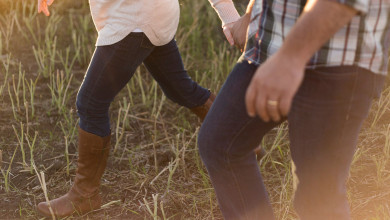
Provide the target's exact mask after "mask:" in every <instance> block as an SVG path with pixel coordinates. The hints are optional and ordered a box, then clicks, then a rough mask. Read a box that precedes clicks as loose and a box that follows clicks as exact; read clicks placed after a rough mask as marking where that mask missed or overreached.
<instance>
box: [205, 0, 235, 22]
mask: <svg viewBox="0 0 390 220" xmlns="http://www.w3.org/2000/svg"><path fill="white" fill-rule="evenodd" d="M209 2H210V4H211V5H212V6H213V8H214V9H215V11H216V12H217V14H218V16H219V18H220V19H221V21H222V26H224V25H225V24H228V23H231V22H235V21H237V20H238V19H239V18H240V15H239V14H238V12H237V10H236V7H234V4H233V2H232V0H209Z"/></svg>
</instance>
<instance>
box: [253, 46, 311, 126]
mask: <svg viewBox="0 0 390 220" xmlns="http://www.w3.org/2000/svg"><path fill="white" fill-rule="evenodd" d="M304 69H305V65H304V63H302V64H301V63H299V64H298V63H294V61H293V60H292V59H291V58H289V57H286V56H283V55H282V54H278V53H276V54H274V55H273V56H271V57H270V58H269V59H268V60H267V61H266V62H265V63H263V64H262V65H260V66H259V68H257V70H256V72H255V75H254V76H253V78H252V80H251V82H250V84H249V87H248V89H247V91H246V96H245V104H246V109H247V112H248V115H249V116H251V117H254V116H256V115H258V116H260V118H261V119H262V120H264V121H265V122H268V121H269V120H270V119H272V120H273V121H275V122H277V121H280V120H281V119H282V117H285V116H287V114H288V112H289V111H290V108H291V103H292V100H293V97H294V95H295V93H296V92H297V90H298V88H299V86H300V84H301V82H302V80H303V76H304Z"/></svg>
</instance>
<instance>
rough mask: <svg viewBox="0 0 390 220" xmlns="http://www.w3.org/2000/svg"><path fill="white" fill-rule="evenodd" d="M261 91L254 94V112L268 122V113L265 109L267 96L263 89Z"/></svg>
mask: <svg viewBox="0 0 390 220" xmlns="http://www.w3.org/2000/svg"><path fill="white" fill-rule="evenodd" d="M261 91H262V92H258V93H257V96H256V106H255V107H256V112H257V115H259V116H260V118H261V119H263V121H265V122H269V120H270V115H269V114H268V111H267V97H266V96H265V93H264V90H261Z"/></svg>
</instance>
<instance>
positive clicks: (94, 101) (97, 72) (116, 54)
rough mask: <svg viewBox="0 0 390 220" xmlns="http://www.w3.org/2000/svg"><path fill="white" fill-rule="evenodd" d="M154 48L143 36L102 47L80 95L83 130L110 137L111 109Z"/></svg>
mask: <svg viewBox="0 0 390 220" xmlns="http://www.w3.org/2000/svg"><path fill="white" fill-rule="evenodd" d="M153 48H154V46H153V45H152V44H151V43H150V41H149V39H148V38H147V37H146V36H145V35H144V34H143V33H131V34H130V35H128V36H127V37H126V38H125V39H123V40H122V41H120V42H118V43H116V44H114V45H109V46H102V47H98V48H97V49H96V51H95V54H94V56H93V58H92V61H91V64H90V66H89V68H88V71H87V74H86V75H85V78H84V81H83V83H82V85H81V87H80V90H79V92H78V95H77V100H76V105H77V113H78V115H79V117H80V127H81V128H82V129H83V130H85V131H88V132H90V133H93V134H96V135H98V136H102V137H104V136H106V135H108V134H109V133H110V119H109V116H108V109H109V107H110V104H111V102H112V101H113V100H114V98H115V96H116V95H117V94H118V93H119V92H120V90H121V89H122V88H123V87H124V86H125V85H126V84H127V82H128V81H129V80H130V79H131V77H132V76H133V74H134V72H135V70H136V68H137V67H138V66H139V65H140V64H141V63H142V61H143V60H144V59H145V58H146V57H147V56H148V55H149V54H150V53H151V52H152V50H153Z"/></svg>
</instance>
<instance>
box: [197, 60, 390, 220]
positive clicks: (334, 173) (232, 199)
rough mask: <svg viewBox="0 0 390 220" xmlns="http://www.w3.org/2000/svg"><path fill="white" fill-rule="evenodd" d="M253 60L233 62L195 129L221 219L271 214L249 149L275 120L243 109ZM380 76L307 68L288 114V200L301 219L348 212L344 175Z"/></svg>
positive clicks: (333, 218)
mask: <svg viewBox="0 0 390 220" xmlns="http://www.w3.org/2000/svg"><path fill="white" fill-rule="evenodd" d="M256 68H257V67H256V66H255V65H253V64H248V62H246V61H240V62H239V63H238V64H237V65H236V66H235V68H234V69H233V71H232V72H231V74H230V75H229V77H228V79H227V81H226V82H225V84H224V85H223V87H222V89H221V91H220V93H219V94H218V96H217V98H216V100H215V102H214V104H213V106H212V107H211V109H210V111H209V113H208V115H207V116H206V119H205V121H204V122H203V125H202V127H201V129H200V132H199V137H198V145H199V151H200V156H201V158H202V160H203V162H204V164H205V165H206V168H207V170H208V173H209V175H210V178H211V182H212V184H213V186H214V188H215V192H216V194H217V198H218V203H219V205H220V209H221V211H222V214H223V216H224V218H225V219H234V220H237V219H247V220H254V219H267V220H268V219H274V218H275V217H274V213H273V211H272V207H271V204H270V201H269V198H268V195H267V192H266V189H265V187H264V184H263V180H262V176H261V174H260V171H259V167H258V164H257V161H256V157H255V154H254V153H253V150H254V149H255V148H256V147H257V146H258V145H259V143H260V141H261V139H262V138H263V136H264V135H265V134H266V133H267V132H268V131H270V130H271V129H272V128H274V127H275V126H277V125H279V124H280V123H274V122H268V123H267V122H264V121H262V120H261V119H260V118H251V117H249V116H248V115H247V113H246V108H245V92H246V89H247V87H248V85H249V82H250V80H251V78H252V76H253V74H254V72H255V70H256ZM384 78H385V77H383V76H380V75H376V74H373V73H371V72H369V71H367V70H364V69H362V68H359V67H356V66H340V67H323V68H317V69H315V70H307V71H306V73H305V77H304V80H303V83H302V84H301V86H300V88H299V90H298V92H297V94H296V96H295V98H294V100H293V104H292V108H291V111H290V113H289V115H288V119H286V120H288V126H289V138H290V150H291V157H292V161H293V175H294V183H295V184H294V193H295V197H294V206H295V209H296V211H297V213H298V214H299V216H300V218H301V219H302V220H321V219H324V220H339V219H343V220H344V219H349V218H350V217H349V205H348V201H347V197H346V186H345V182H346V180H347V177H348V173H349V167H350V164H351V161H352V157H353V154H354V151H355V147H356V142H357V138H358V133H359V130H360V128H361V125H362V122H363V120H364V119H365V118H366V116H367V114H368V111H369V108H370V105H371V101H372V99H373V98H374V97H376V96H379V93H380V90H381V87H382V86H383V84H384Z"/></svg>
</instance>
